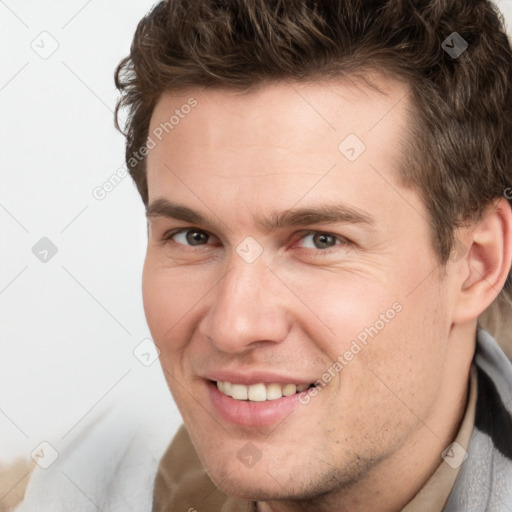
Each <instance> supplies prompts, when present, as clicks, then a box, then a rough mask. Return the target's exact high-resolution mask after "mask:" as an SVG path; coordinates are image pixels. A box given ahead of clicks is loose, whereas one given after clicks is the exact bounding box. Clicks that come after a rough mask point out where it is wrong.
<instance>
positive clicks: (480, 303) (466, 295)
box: [453, 198, 512, 323]
mask: <svg viewBox="0 0 512 512" xmlns="http://www.w3.org/2000/svg"><path fill="white" fill-rule="evenodd" d="M466 236H467V238H465V241H464V244H465V245H466V247H468V249H467V251H466V254H465V255H464V256H463V257H462V258H461V259H460V260H459V261H458V262H457V263H456V265H459V266H460V275H461V276H462V277H461V280H460V289H459V290H458V292H457V301H456V306H455V311H454V319H453V320H454V322H455V323H464V322H467V321H471V320H475V319H476V318H478V316H479V315H480V314H481V313H482V312H483V311H485V310H486V309H487V308H488V307H489V306H490V305H491V304H492V302H493V301H494V299H495V298H496V297H497V296H498V294H499V293H500V291H501V289H502V288H503V286H504V284H505V281H506V279H507V276H508V274H509V271H510V266H511V262H512V209H511V207H510V205H509V203H508V202H507V200H506V199H505V198H502V199H500V200H498V201H496V202H495V203H493V204H492V206H490V207H489V208H488V209H487V211H486V212H485V213H484V215H483V216H482V218H481V220H480V221H478V222H476V223H475V224H474V225H473V226H472V227H471V228H469V229H468V230H467V233H466Z"/></svg>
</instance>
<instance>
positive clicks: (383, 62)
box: [115, 0, 512, 263]
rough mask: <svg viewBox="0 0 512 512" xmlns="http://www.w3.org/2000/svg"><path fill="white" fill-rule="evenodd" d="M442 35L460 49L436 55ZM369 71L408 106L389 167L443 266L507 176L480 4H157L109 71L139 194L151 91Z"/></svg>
mask: <svg viewBox="0 0 512 512" xmlns="http://www.w3.org/2000/svg"><path fill="white" fill-rule="evenodd" d="M454 32H456V33H457V35H454V34H453V33H454ZM454 38H455V39H454ZM457 38H459V39H457ZM445 40H446V41H447V43H445V44H443V41H445ZM454 41H456V42H457V44H458V47H457V48H459V49H461V50H463V48H464V46H463V45H465V44H466V43H467V48H466V49H465V51H463V53H462V54H461V55H458V56H457V55H456V56H453V55H451V54H449V52H448V51H447V50H446V51H445V49H444V48H447V46H446V44H448V49H449V48H454V47H455V44H456V43H454ZM461 43H462V44H461ZM371 70H373V71H377V72H380V73H384V74H386V75H388V76H391V77H392V78H395V79H397V80H399V81H401V82H403V83H406V84H408V85H409V87H410V91H411V93H412V94H411V98H412V107H413V109H414V113H415V115H414V118H413V119H414V121H413V122H412V125H411V126H410V131H409V137H408V140H407V144H406V145H405V146H404V147H403V148H402V158H401V162H400V163H399V170H400V174H401V177H402V180H403V183H404V184H405V185H408V186H411V187H414V188H415V189H416V190H418V192H419V193H420V195H421V197H422V198H423V200H424V202H425V205H426V207H427V209H428V211H429V214H430V219H429V220H430V224H431V228H432V237H433V246H434V248H435V250H436V252H437V254H438V256H439V258H440V260H441V262H442V263H445V262H446V261H447V260H448V258H449V256H450V252H451V250H452V248H453V244H454V230H455V229H456V228H457V227H458V226H460V225H461V224H462V223H463V222H464V221H466V220H477V219H478V218H480V216H481V215H482V213H483V211H484V209H485V208H486V207H487V206H488V205H489V204H491V203H492V202H493V201H494V200H496V199H497V198H499V197H502V196H503V194H504V190H505V189H507V187H509V185H510V184H511V181H512V180H511V171H512V156H511V153H512V50H511V46H510V42H509V40H508V38H507V36H506V33H505V30H504V24H503V18H502V16H501V14H500V13H499V11H498V10H497V9H496V7H495V6H493V4H491V2H489V1H485V0H432V1H426V0H425V1H421V0H388V1H365V0H343V1H340V0H289V1H279V0H215V1H214V0H169V1H163V2H160V3H159V4H157V5H156V6H155V7H154V8H153V9H152V10H151V11H150V12H149V13H148V14H147V15H146V16H145V17H144V18H143V19H142V20H141V21H140V22H139V24H138V26H137V29H136V32H135V36H134V38H133V42H132V45H131V49H130V55H129V56H128V57H126V58H124V59H123V60H122V61H121V62H120V64H119V66H118V67H117V70H116V73H115V82H116V86H117V88H118V89H119V90H120V92H121V97H120V99H119V101H118V103H117V106H116V126H117V128H118V129H121V128H120V124H119V113H120V110H121V109H123V108H125V107H127V109H128V116H127V121H126V124H125V127H124V132H123V133H124V134H125V136H126V162H127V164H128V168H129V171H130V174H131V176H132V177H133V179H134V181H135V183H136V185H137V188H138V190H139V192H140V194H141V196H142V200H143V201H144V204H146V205H147V202H148V190H147V180H146V158H140V159H136V160H135V159H133V158H132V157H133V155H134V154H135V153H137V154H139V150H140V148H142V147H144V146H145V144H146V142H147V137H148V130H149V123H150V119H151V115H152V113H153V109H154V107H155V105H156V102H157V100H158V99H159V97H160V96H161V95H162V93H164V92H166V91H172V90H177V89H183V88H186V87H194V86H202V87H222V88H234V89H240V90H249V89H251V88H254V87H256V86H259V85H262V84H264V83H266V82H271V81H278V80H287V79H293V80H300V81H311V80H318V79H322V78H327V77H329V78H331V77H336V76H340V77H341V76H351V75H364V73H365V72H367V71H371ZM509 201H510V199H509Z"/></svg>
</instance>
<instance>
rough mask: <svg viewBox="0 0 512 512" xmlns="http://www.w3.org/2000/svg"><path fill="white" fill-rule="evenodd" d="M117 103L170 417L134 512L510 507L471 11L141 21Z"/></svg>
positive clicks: (485, 90) (504, 365)
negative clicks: (491, 322) (174, 417)
mask: <svg viewBox="0 0 512 512" xmlns="http://www.w3.org/2000/svg"><path fill="white" fill-rule="evenodd" d="M116 84H117V86H118V88H119V89H120V91H121V93H122V96H121V99H120V102H119V104H118V110H120V109H122V108H127V109H128V114H129V115H128V118H127V124H126V126H125V129H126V132H125V133H126V136H127V146H126V162H127V165H128V167H129V169H130V172H131V175H132V177H133V178H134V180H135V183H136V185H137V187H138V190H139V192H140V194H141V197H142V200H143V201H144V204H145V206H146V211H147V218H148V248H147V257H146V261H145V265H144V273H143V296H144V307H145V312H146V317H147V320H148V325H149V327H150V329H151V333H152V336H153V339H154V342H155V344H156V345H157V347H158V349H159V350H160V361H161V365H162V369H163V372H164V375H165V378H166V380H167V383H168V385H169V388H170V391H171V392H172V395H173V397H174V400H175V401H176V403H177V405H178V407H179V409H180V412H181V414H182V416H183V420H184V426H183V427H182V428H181V429H180V430H179V432H178V433H177V435H176V437H175V438H174V440H173V441H172V443H171V444H170V446H169V448H168V450H167V452H166V453H165V455H164V456H163V457H162V459H161V461H160V465H159V468H158V472H157V474H156V477H155V478H154V485H153V483H152V484H151V485H150V486H148V485H146V484H140V488H138V487H137V485H136V484H133V482H136V481H137V479H136V478H134V475H133V474H131V476H130V482H132V486H134V489H135V490H137V491H140V493H143V494H144V493H145V494H144V496H147V498H146V497H145V498H144V499H141V501H140V503H142V502H144V500H146V501H145V502H147V503H148V506H149V503H150V502H152V507H153V510H154V511H155V512H163V511H179V510H184V511H186V510H188V511H189V512H191V511H198V512H201V511H210V510H212V511H217V510H222V511H223V512H228V511H251V510H252V511H254V510H257V511H261V512H270V511H272V512H277V511H295V510H307V511H326V510H329V511H340V512H345V511H351V512H359V511H375V510H379V511H399V510H405V511H408V512H411V511H429V512H436V511H442V510H444V511H450V512H453V511H491V510H492V511H507V510H512V416H511V414H512V413H511V410H512V368H511V364H510V362H509V361H508V359H507V358H506V356H505V355H504V353H503V352H502V351H501V349H500V348H499V346H498V345H497V343H496V341H495V340H494V338H492V336H491V335H490V334H489V333H487V332H485V331H484V330H482V329H480V328H479V327H478V325H477V319H478V317H479V316H480V315H481V314H482V313H483V312H485V311H487V310H488V308H490V307H491V305H493V304H496V302H495V301H496V300H497V297H498V296H499V294H500V293H503V292H501V290H502V288H503V287H504V284H505V281H506V279H507V276H508V273H509V270H510V266H511V261H512V210H511V207H510V202H509V200H510V197H511V196H510V194H508V192H507V190H510V186H511V181H512V173H511V170H512V158H511V148H512V50H511V47H510V44H509V42H508V40H507V37H506V35H505V33H504V29H503V25H502V23H501V20H500V18H499V17H498V15H497V11H496V10H495V8H494V7H493V6H492V5H491V4H490V3H489V2H485V1H472V2H467V1H462V0H461V1H442V0H437V1H432V2H412V1H406V2H401V1H396V0H395V1H387V2H360V1H355V0H348V1H345V2H339V1H334V0H333V1H322V2H320V1H316V2H314V1H302V2H299V1H296V2H295V1H294V2H287V3H284V2H271V1H269V0H267V1H265V0H259V1H257V2H244V1H242V0H230V1H217V2H210V1H205V2H188V1H185V0H172V1H168V2H162V3H159V4H158V5H156V6H155V7H154V8H153V10H152V11H151V12H150V13H148V15H147V16H146V17H145V18H144V19H143V20H142V21H141V22H140V23H139V26H138V28H137V31H136V33H135V37H134V40H133V44H132V47H131V52H130V55H129V56H128V57H127V58H126V59H124V60H123V61H122V62H121V63H120V65H119V67H118V70H117V73H116ZM500 300H501V299H500ZM157 427H158V425H157V426H156V428H157ZM130 446H131V449H133V443H130ZM120 450H121V449H120ZM111 458H112V457H111ZM116 460H117V459H116ZM131 460H132V465H131V467H132V468H134V467H136V466H137V464H135V463H133V458H132V459H131ZM124 466H125V464H124V463H119V462H118V463H117V467H119V468H123V467H124ZM139 466H140V467H141V468H142V469H141V474H142V471H143V469H144V468H146V466H144V464H139ZM109 474H110V473H109ZM147 477H148V473H147V471H146V472H145V476H144V478H146V480H147ZM151 477H152V475H151ZM118 480H119V479H118ZM117 486H119V483H118V484H117ZM106 487H107V488H108V489H114V490H115V489H118V487H116V485H110V484H109V485H108V486H106ZM40 488H41V489H44V486H43V485H42V484H41V485H40ZM108 489H107V490H108ZM106 492H107V491H106V490H105V493H106ZM89 498H90V496H89ZM89 498H88V499H89ZM89 501H90V502H91V503H93V504H95V503H98V502H99V501H100V500H99V499H89ZM125 501H126V507H128V506H129V505H130V503H128V501H127V500H125ZM84 502H85V499H84ZM103 502H104V503H107V502H108V503H112V499H110V500H106V501H105V500H104V501H103ZM132 504H133V503H132ZM140 507H142V505H139V508H137V510H140V509H141V508H140ZM101 508H102V509H103V510H106V509H109V510H110V509H112V510H113V509H114V508H110V507H109V506H106V505H105V506H104V507H101ZM118 509H119V510H121V509H120V508H117V509H116V510H118ZM125 509H128V508H125ZM26 510H28V509H26Z"/></svg>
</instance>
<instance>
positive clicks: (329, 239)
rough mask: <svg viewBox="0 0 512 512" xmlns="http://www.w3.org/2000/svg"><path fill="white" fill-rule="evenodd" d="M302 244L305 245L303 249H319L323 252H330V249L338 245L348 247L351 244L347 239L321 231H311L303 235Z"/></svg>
mask: <svg viewBox="0 0 512 512" xmlns="http://www.w3.org/2000/svg"><path fill="white" fill-rule="evenodd" d="M308 240H309V244H308ZM300 242H302V243H303V244H304V245H303V248H307V249H317V250H320V251H322V252H329V249H331V248H333V247H335V246H336V245H348V244H349V243H350V242H349V241H348V240H347V239H346V238H343V237H338V236H336V235H333V234H331V233H324V232H321V231H310V232H308V233H304V234H302V236H301V238H300Z"/></svg>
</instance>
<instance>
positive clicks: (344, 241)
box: [162, 228, 353, 254]
mask: <svg viewBox="0 0 512 512" xmlns="http://www.w3.org/2000/svg"><path fill="white" fill-rule="evenodd" d="M187 231H195V232H197V233H202V234H204V235H206V236H208V237H211V236H212V235H210V234H209V233H208V232H207V231H204V230H202V229H197V228H181V229H178V230H174V231H170V232H167V233H165V234H164V235H163V237H162V243H163V244H164V245H165V244H166V243H168V242H170V241H172V238H173V237H174V236H176V235H179V234H180V233H186V232H187ZM310 235H327V236H330V237H333V238H334V239H335V240H336V241H337V242H340V243H336V244H335V245H334V246H332V247H328V248H326V249H312V248H307V247H306V248H304V247H301V248H300V249H306V250H308V249H309V250H313V251H318V252H320V253H322V254H330V253H331V252H333V251H334V250H335V249H336V247H339V246H348V245H353V244H352V242H350V240H348V239H347V238H345V237H342V236H337V235H334V234H333V233H329V232H327V231H306V232H304V233H302V234H301V236H300V238H299V240H302V239H304V238H306V237H307V236H310ZM175 243H176V244H177V245H179V246H181V250H184V251H186V250H189V249H190V250H197V248H202V247H205V246H206V245H207V244H200V245H198V246H190V245H184V244H180V243H178V242H175ZM183 247H186V248H187V249H184V248H183ZM194 247H196V249H194Z"/></svg>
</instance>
